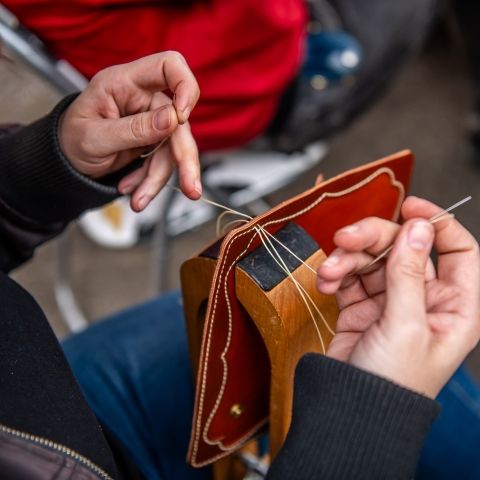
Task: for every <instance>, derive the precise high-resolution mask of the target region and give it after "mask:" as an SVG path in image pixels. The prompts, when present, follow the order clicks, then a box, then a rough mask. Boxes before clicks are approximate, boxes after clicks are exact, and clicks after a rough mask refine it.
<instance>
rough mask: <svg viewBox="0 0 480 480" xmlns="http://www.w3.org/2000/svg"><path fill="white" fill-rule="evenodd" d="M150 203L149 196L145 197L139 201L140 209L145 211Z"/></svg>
mask: <svg viewBox="0 0 480 480" xmlns="http://www.w3.org/2000/svg"><path fill="white" fill-rule="evenodd" d="M149 203H150V197H149V196H148V195H144V196H143V197H140V198H139V199H138V203H137V205H138V209H139V210H143V209H144V208H145V207H146V206H147V205H148V204H149Z"/></svg>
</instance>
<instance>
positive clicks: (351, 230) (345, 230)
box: [337, 225, 360, 234]
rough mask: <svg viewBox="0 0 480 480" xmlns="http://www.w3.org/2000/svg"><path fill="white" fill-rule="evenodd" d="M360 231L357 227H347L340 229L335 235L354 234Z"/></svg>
mask: <svg viewBox="0 0 480 480" xmlns="http://www.w3.org/2000/svg"><path fill="white" fill-rule="evenodd" d="M359 230H360V227H359V226H358V225H348V226H346V227H343V228H341V229H340V230H339V231H338V232H337V233H348V234H351V233H356V232H358V231H359Z"/></svg>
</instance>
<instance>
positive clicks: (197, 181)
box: [194, 178, 203, 195]
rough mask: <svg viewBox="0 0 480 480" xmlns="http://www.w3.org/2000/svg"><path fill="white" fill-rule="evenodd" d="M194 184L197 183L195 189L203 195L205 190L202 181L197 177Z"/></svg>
mask: <svg viewBox="0 0 480 480" xmlns="http://www.w3.org/2000/svg"><path fill="white" fill-rule="evenodd" d="M194 185H195V191H196V192H197V193H198V194H200V195H202V192H203V188H202V182H201V181H200V180H199V179H198V178H197V179H196V180H195V182H194Z"/></svg>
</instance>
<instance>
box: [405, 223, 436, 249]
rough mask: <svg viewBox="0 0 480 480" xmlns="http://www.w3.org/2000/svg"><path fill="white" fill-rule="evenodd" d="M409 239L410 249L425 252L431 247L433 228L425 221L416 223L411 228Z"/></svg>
mask: <svg viewBox="0 0 480 480" xmlns="http://www.w3.org/2000/svg"><path fill="white" fill-rule="evenodd" d="M407 238H408V244H409V245H410V247H412V248H413V249H415V250H425V249H426V248H429V247H430V242H431V240H432V226H431V225H430V224H429V223H428V222H424V221H419V222H415V223H413V224H412V225H411V226H410V229H409V231H408V234H407Z"/></svg>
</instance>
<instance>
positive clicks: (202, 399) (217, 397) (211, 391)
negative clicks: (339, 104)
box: [188, 151, 413, 466]
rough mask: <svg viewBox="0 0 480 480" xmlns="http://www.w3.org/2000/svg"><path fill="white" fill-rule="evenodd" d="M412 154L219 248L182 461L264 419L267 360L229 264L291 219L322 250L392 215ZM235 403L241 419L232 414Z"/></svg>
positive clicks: (225, 443)
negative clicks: (365, 222)
mask: <svg viewBox="0 0 480 480" xmlns="http://www.w3.org/2000/svg"><path fill="white" fill-rule="evenodd" d="M412 167H413V156H412V154H411V153H410V152H409V151H403V152H400V153H398V154H395V155H392V156H390V157H387V158H385V159H382V160H379V161H377V162H373V163H371V164H368V165H365V166H363V167H359V168H357V169H354V170H351V171H349V172H346V173H344V174H342V175H339V176H337V177H335V178H333V179H331V180H328V181H326V182H323V183H322V184H320V185H317V186H316V187H314V188H312V189H310V190H308V191H306V192H305V193H303V194H300V195H298V196H296V197H294V198H292V199H291V200H288V201H286V202H284V203H282V204H280V205H279V206H277V207H275V208H274V209H272V210H270V211H268V212H267V213H265V214H263V215H261V216H259V217H256V218H255V219H254V220H252V221H251V222H249V223H248V224H246V225H244V226H242V227H240V228H238V229H235V230H234V231H233V232H231V233H230V234H228V235H227V236H226V237H225V239H224V241H223V243H222V246H221V250H220V254H219V258H218V262H217V265H216V269H215V273H214V278H213V282H212V287H211V291H210V297H209V305H208V309H207V315H206V322H205V327H204V332H203V338H202V347H201V354H200V362H199V370H198V374H197V391H196V400H195V410H194V419H193V428H192V437H191V443H190V449H189V455H188V459H189V462H190V463H191V464H192V465H194V466H202V465H205V464H207V463H211V462H212V461H215V460H216V459H218V458H221V457H223V456H225V455H227V454H229V453H230V452H232V451H234V450H235V449H236V448H238V447H239V446H240V445H241V444H242V443H243V442H244V441H245V440H247V439H248V438H250V437H251V436H252V435H253V434H254V433H255V432H256V431H258V429H259V428H261V427H262V426H263V425H264V424H265V423H266V422H267V419H268V404H269V402H268V390H269V388H268V387H269V385H268V378H269V360H268V356H267V354H266V350H265V347H264V346H263V342H262V340H261V337H260V335H259V334H258V332H256V331H255V327H254V326H253V322H252V320H251V319H250V318H249V317H248V315H247V314H246V312H245V311H244V310H243V308H242V307H241V305H240V304H239V302H238V300H237V299H236V296H235V265H236V263H237V262H238V261H239V260H240V259H241V258H244V257H245V256H246V255H247V254H249V253H250V252H252V251H253V250H254V249H256V248H257V247H258V246H259V244H260V241H259V238H258V235H257V234H256V232H255V229H254V228H253V227H254V226H255V225H261V226H263V228H266V229H267V230H268V231H269V232H270V233H272V234H274V233H275V232H276V231H277V230H279V229H281V228H282V227H284V226H285V225H286V224H287V222H289V221H295V223H297V224H298V225H300V226H301V227H303V228H304V229H305V230H306V232H307V233H308V234H309V235H310V236H311V237H312V238H313V239H314V240H315V241H316V242H317V243H318V244H319V245H321V246H322V248H323V250H324V251H325V253H326V254H327V255H328V254H329V253H330V252H331V251H332V250H333V248H334V245H333V234H334V233H335V232H336V231H337V230H338V229H339V228H341V227H343V226H345V225H348V224H351V223H353V222H355V221H358V220H360V219H361V218H365V217H367V216H378V217H381V218H385V219H392V220H396V219H397V218H398V214H399V210H400V206H401V203H402V201H403V199H404V196H405V192H406V191H407V190H408V187H409V181H410V176H411V171H412ZM239 402H241V403H242V405H243V406H244V413H243V414H242V415H241V417H240V418H234V417H232V416H231V415H230V409H231V406H232V405H233V404H236V403H239Z"/></svg>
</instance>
